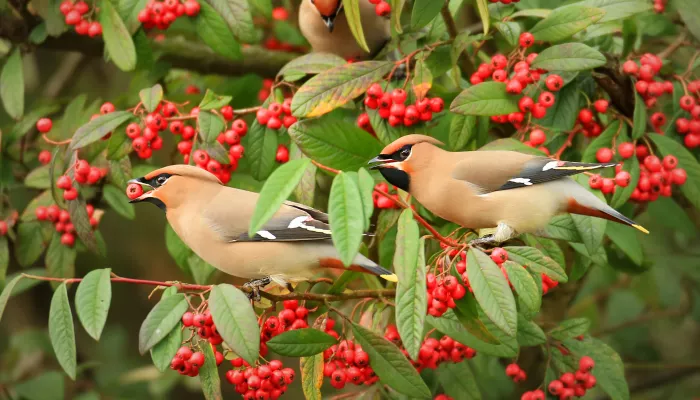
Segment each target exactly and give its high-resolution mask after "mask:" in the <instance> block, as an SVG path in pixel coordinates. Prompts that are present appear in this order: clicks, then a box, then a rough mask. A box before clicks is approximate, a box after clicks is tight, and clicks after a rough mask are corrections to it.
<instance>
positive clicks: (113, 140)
mask: <svg viewBox="0 0 700 400" xmlns="http://www.w3.org/2000/svg"><path fill="white" fill-rule="evenodd" d="M131 150H132V147H131V140H130V139H129V137H128V136H126V133H125V132H124V131H122V130H119V131H116V132H112V136H110V137H109V143H107V159H108V160H110V161H114V160H121V159H122V158H124V157H126V156H128V155H129V153H131Z"/></svg>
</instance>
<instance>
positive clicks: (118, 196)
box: [102, 184, 136, 219]
mask: <svg viewBox="0 0 700 400" xmlns="http://www.w3.org/2000/svg"><path fill="white" fill-rule="evenodd" d="M102 190H103V194H104V199H105V201H106V202H107V204H109V206H110V207H112V209H113V210H114V211H116V212H117V213H119V214H120V215H121V216H122V217H124V218H127V219H134V218H135V217H136V212H135V211H134V205H133V204H130V203H129V199H128V198H127V197H126V196H125V195H124V191H122V190H119V189H118V188H117V187H116V186H114V185H109V184H107V185H105V186H104V187H103V188H102Z"/></svg>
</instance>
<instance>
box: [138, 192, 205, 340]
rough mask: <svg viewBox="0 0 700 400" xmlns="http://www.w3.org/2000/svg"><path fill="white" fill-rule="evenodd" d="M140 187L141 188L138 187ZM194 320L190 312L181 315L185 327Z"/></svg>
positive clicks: (190, 324)
mask: <svg viewBox="0 0 700 400" xmlns="http://www.w3.org/2000/svg"><path fill="white" fill-rule="evenodd" d="M139 187H141V186H139ZM193 318H194V314H192V313H191V312H189V311H188V312H186V313H184V314H182V324H183V325H185V326H192V319H193Z"/></svg>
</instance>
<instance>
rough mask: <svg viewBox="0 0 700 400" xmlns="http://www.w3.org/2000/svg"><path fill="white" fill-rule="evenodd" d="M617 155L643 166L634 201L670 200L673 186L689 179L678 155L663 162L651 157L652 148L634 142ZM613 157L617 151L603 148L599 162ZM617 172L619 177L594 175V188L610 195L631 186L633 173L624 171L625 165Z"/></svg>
mask: <svg viewBox="0 0 700 400" xmlns="http://www.w3.org/2000/svg"><path fill="white" fill-rule="evenodd" d="M617 153H618V155H620V157H622V158H623V159H628V158H631V157H633V156H635V155H636V157H637V158H638V159H639V161H640V163H641V165H640V175H639V181H638V182H637V187H636V188H635V189H634V191H633V192H632V195H631V197H630V199H632V200H633V201H638V202H648V201H654V200H656V199H657V198H658V197H659V196H665V197H669V196H671V193H672V185H682V184H684V183H685V181H686V179H687V178H688V176H687V174H686V172H685V170H684V169H682V168H678V159H677V158H676V157H675V156H672V155H668V156H666V157H664V158H663V160H661V159H659V158H658V157H657V156H655V155H650V154H649V149H648V148H647V147H646V146H644V145H642V144H640V145H637V146H636V147H635V145H634V144H633V143H631V142H623V143H620V145H619V146H618V148H617ZM613 156H614V152H613V150H612V149H611V148H608V147H603V148H600V149H598V151H597V152H596V158H597V160H598V161H599V162H603V163H607V162H610V161H612V159H613ZM615 173H616V175H615V178H603V177H601V176H600V175H591V177H590V178H589V180H588V185H589V186H590V187H591V189H599V190H601V191H602V192H603V193H604V194H610V193H614V192H615V188H616V187H617V186H620V187H627V186H628V185H629V184H630V180H631V178H632V177H631V175H630V173H629V172H627V171H623V170H622V165H621V164H618V165H617V166H616V168H615Z"/></svg>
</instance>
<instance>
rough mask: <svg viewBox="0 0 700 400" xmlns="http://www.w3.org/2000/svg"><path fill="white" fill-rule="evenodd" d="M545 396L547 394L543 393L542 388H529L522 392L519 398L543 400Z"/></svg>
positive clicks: (521, 399)
mask: <svg viewBox="0 0 700 400" xmlns="http://www.w3.org/2000/svg"><path fill="white" fill-rule="evenodd" d="M546 398H547V396H546V395H545V394H544V392H543V391H542V389H535V390H531V391H529V392H525V393H523V395H522V396H520V400H545V399H546Z"/></svg>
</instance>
